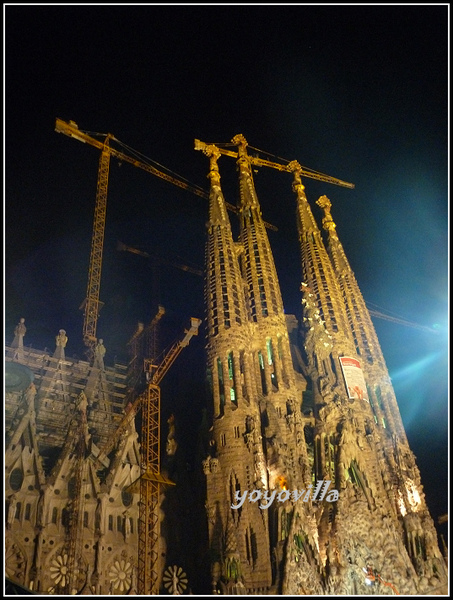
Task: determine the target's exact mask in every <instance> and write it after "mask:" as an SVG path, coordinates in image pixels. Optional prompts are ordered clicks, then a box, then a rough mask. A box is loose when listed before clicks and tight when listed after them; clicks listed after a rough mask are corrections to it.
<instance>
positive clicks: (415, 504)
mask: <svg viewBox="0 0 453 600" xmlns="http://www.w3.org/2000/svg"><path fill="white" fill-rule="evenodd" d="M405 486H406V490H407V499H408V501H409V504H410V505H411V508H412V510H413V511H414V512H417V511H418V509H419V508H420V504H421V502H422V501H421V498H420V494H419V493H418V490H417V486H416V485H415V483H414V482H413V481H412V479H408V480H407V481H406V482H405ZM403 516H404V515H403Z"/></svg>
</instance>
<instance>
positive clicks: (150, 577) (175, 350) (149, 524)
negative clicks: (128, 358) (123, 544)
mask: <svg viewBox="0 0 453 600" xmlns="http://www.w3.org/2000/svg"><path fill="white" fill-rule="evenodd" d="M200 324H201V319H196V318H193V317H192V318H191V320H190V328H189V329H186V330H185V331H184V334H185V335H184V337H183V339H182V340H179V341H177V342H175V343H174V344H173V345H172V346H171V347H170V349H169V350H168V352H166V353H165V355H164V357H163V358H162V360H160V362H159V363H158V364H155V363H154V362H153V361H151V360H147V359H145V364H144V368H145V373H146V378H147V387H146V390H145V391H144V392H143V393H142V394H141V395H139V396H138V397H137V398H136V399H135V400H134V402H133V403H132V404H131V405H130V406H129V407H128V408H127V412H126V414H125V415H124V417H123V419H122V420H121V422H120V424H119V426H118V428H117V429H116V431H115V433H114V435H113V436H112V437H111V438H110V439H109V440H108V442H107V443H106V445H105V446H104V447H103V448H102V449H101V450H100V451H99V449H97V448H96V447H95V446H94V445H93V446H92V450H91V451H92V455H91V457H92V458H93V459H95V460H98V461H99V462H100V463H101V464H102V465H103V466H108V465H109V459H108V455H109V454H110V452H111V451H112V450H113V449H114V448H115V446H116V444H117V443H118V441H119V439H120V437H121V435H122V434H123V432H124V431H126V430H127V429H128V427H129V426H130V424H131V423H132V421H133V419H134V418H135V416H136V414H137V412H138V411H139V410H140V409H141V410H142V427H141V465H140V466H141V475H140V479H139V486H140V505H139V531H138V537H139V540H138V577H137V594H139V595H149V594H158V593H159V589H158V582H159V551H158V549H159V536H160V524H159V516H158V507H159V493H160V486H161V485H163V484H166V485H172V482H171V481H169V480H168V479H166V478H165V477H163V475H162V474H161V472H160V387H159V386H160V382H161V381H162V379H163V377H164V376H165V374H166V373H167V372H168V370H169V369H170V367H171V366H172V364H173V363H174V362H175V360H176V358H177V357H178V356H179V354H180V352H181V351H182V349H183V348H185V347H186V346H188V344H189V342H190V340H191V338H192V337H193V336H194V335H197V334H198V328H199V326H200ZM133 485H135V484H133ZM134 489H135V488H134Z"/></svg>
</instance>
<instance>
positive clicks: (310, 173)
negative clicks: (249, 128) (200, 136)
mask: <svg viewBox="0 0 453 600" xmlns="http://www.w3.org/2000/svg"><path fill="white" fill-rule="evenodd" d="M231 143H232V144H234V145H238V146H243V147H246V146H248V144H247V141H246V139H245V138H244V136H243V135H241V134H239V135H236V136H235V137H234V138H233V139H232V140H231ZM194 146H195V150H201V151H202V152H206V150H207V148H208V147H209V146H215V148H216V149H217V150H218V151H219V152H220V154H225V155H226V156H231V157H232V158H239V153H238V152H233V151H232V150H227V149H226V148H220V147H219V146H218V145H217V144H207V143H206V142H202V141H200V140H197V139H196V140H195V144H194ZM247 158H248V160H249V161H250V164H252V165H255V166H257V167H270V168H272V169H277V170H278V171H286V172H288V173H293V172H294V170H295V168H297V171H298V173H299V174H300V175H301V176H303V177H308V178H309V179H317V180H318V181H324V182H325V183H332V184H333V185H339V186H342V187H346V188H350V189H354V187H355V185H354V184H353V183H348V182H347V181H342V180H341V179H337V178H336V177H331V176H330V175H325V174H324V173H319V172H318V171H314V170H313V169H309V168H308V167H302V166H301V165H299V163H297V162H296V161H291V162H289V161H288V163H287V164H281V163H277V162H272V161H270V160H265V159H263V158H259V157H257V156H251V155H248V156H247Z"/></svg>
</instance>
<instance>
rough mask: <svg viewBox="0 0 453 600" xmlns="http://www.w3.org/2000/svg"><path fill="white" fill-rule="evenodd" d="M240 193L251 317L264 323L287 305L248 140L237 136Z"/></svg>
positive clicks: (243, 262)
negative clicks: (260, 202) (270, 240)
mask: <svg viewBox="0 0 453 600" xmlns="http://www.w3.org/2000/svg"><path fill="white" fill-rule="evenodd" d="M232 142H233V144H237V145H238V160H237V164H238V170H239V193H240V204H239V211H240V227H241V229H240V240H241V244H242V245H243V247H244V254H243V256H242V272H243V275H244V278H245V279H246V282H247V295H248V303H249V318H250V319H251V321H253V322H261V321H262V320H263V319H266V318H267V317H268V316H270V315H281V314H283V302H282V297H281V293H280V286H279V283H278V278H277V271H276V269H275V264H274V259H273V256H272V252H271V248H270V244H269V239H268V237H267V233H266V228H265V226H264V222H263V219H262V216H261V208H260V204H259V201H258V197H257V195H256V191H255V186H254V184H253V177H252V171H251V168H250V161H249V158H248V156H247V141H246V139H245V138H244V136H243V135H241V134H239V135H236V136H235V137H234V138H233V140H232Z"/></svg>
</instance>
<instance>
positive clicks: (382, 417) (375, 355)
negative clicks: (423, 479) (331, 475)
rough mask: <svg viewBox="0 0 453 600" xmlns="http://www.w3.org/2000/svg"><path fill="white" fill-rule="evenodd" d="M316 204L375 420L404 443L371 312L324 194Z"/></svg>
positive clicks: (401, 424)
mask: <svg viewBox="0 0 453 600" xmlns="http://www.w3.org/2000/svg"><path fill="white" fill-rule="evenodd" d="M316 204H317V205H318V206H320V207H321V208H322V209H323V211H324V217H323V220H322V224H323V228H324V229H325V230H326V231H327V238H328V252H329V255H330V258H331V261H332V264H333V267H334V271H335V275H336V277H337V280H338V283H339V286H340V289H341V293H342V298H343V303H344V306H345V308H346V312H347V316H348V323H349V328H350V330H351V332H352V335H353V339H354V345H355V347H356V351H357V354H358V356H359V359H360V363H361V366H362V369H363V370H364V372H365V374H366V380H367V383H368V395H369V399H370V403H371V406H372V408H373V412H374V415H375V417H376V421H377V423H378V425H379V426H380V427H384V428H386V427H389V428H390V430H391V431H392V433H395V434H397V435H398V437H399V438H400V440H401V441H404V442H405V443H406V444H407V438H406V433H405V431H404V426H403V422H402V420H401V415H400V412H399V408H398V404H397V401H396V397H395V392H394V390H393V386H392V383H391V380H390V377H389V374H388V371H387V366H386V364H385V360H384V356H383V354H382V350H381V347H380V345H379V341H378V337H377V335H376V331H375V329H374V325H373V322H372V320H371V317H370V313H369V312H368V308H367V306H366V303H365V300H364V298H363V296H362V293H361V291H360V288H359V285H358V283H357V280H356V278H355V275H354V273H353V271H352V269H351V266H350V264H349V261H348V259H347V257H346V254H345V251H344V249H343V245H342V244H341V242H340V240H339V238H338V235H337V232H336V225H335V223H334V221H333V218H332V215H331V212H330V209H331V207H332V203H331V202H330V200H329V198H327V196H321V197H320V198H319V199H318V200H317V201H316Z"/></svg>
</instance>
